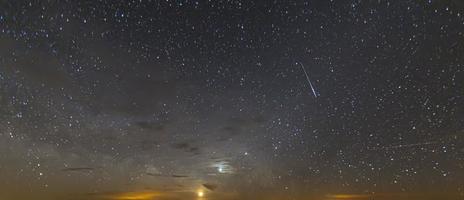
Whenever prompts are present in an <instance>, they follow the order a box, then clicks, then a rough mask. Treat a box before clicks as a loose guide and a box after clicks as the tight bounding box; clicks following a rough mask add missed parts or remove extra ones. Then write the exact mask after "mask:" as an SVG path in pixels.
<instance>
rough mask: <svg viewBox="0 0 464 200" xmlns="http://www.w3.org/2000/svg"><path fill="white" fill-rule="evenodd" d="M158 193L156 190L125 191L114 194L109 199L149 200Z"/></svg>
mask: <svg viewBox="0 0 464 200" xmlns="http://www.w3.org/2000/svg"><path fill="white" fill-rule="evenodd" d="M157 195H159V193H156V192H127V193H122V194H118V195H115V196H113V197H111V198H110V199H114V200H150V199H153V197H155V196H157Z"/></svg>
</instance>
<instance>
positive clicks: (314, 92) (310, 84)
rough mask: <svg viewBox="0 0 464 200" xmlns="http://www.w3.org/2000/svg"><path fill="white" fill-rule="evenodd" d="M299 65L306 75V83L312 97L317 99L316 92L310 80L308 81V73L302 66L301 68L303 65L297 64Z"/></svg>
mask: <svg viewBox="0 0 464 200" xmlns="http://www.w3.org/2000/svg"><path fill="white" fill-rule="evenodd" d="M299 63H300V66H301V69H303V72H304V73H305V75H306V80H307V81H308V83H309V86H310V87H311V90H312V91H313V94H314V97H316V98H317V93H316V90H315V89H314V87H313V84H312V83H311V80H310V79H309V76H308V73H307V72H306V69H305V68H304V66H303V64H302V63H301V62H299Z"/></svg>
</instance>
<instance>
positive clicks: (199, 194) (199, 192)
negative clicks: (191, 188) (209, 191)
mask: <svg viewBox="0 0 464 200" xmlns="http://www.w3.org/2000/svg"><path fill="white" fill-rule="evenodd" d="M197 195H198V197H203V196H205V193H203V191H198V192H197Z"/></svg>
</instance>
